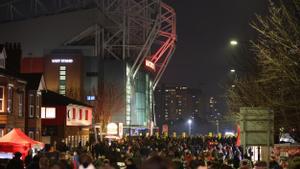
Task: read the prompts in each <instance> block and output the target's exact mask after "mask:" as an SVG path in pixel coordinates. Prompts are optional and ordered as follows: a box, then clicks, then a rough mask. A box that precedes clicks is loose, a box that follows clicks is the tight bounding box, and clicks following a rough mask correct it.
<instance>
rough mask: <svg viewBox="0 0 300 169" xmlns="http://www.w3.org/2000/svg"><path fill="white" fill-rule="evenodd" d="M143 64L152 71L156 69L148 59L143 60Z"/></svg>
mask: <svg viewBox="0 0 300 169" xmlns="http://www.w3.org/2000/svg"><path fill="white" fill-rule="evenodd" d="M145 66H146V67H148V68H150V69H152V70H153V71H155V70H156V67H155V63H153V62H151V61H150V60H145Z"/></svg>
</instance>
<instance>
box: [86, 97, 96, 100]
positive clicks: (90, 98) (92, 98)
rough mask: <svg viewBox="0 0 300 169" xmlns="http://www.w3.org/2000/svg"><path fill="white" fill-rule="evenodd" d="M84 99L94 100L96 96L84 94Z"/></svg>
mask: <svg viewBox="0 0 300 169" xmlns="http://www.w3.org/2000/svg"><path fill="white" fill-rule="evenodd" d="M86 100H87V101H95V100H96V96H86Z"/></svg>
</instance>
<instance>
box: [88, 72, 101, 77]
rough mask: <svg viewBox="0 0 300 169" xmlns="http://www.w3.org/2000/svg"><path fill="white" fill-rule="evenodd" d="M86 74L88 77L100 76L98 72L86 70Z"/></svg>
mask: <svg viewBox="0 0 300 169" xmlns="http://www.w3.org/2000/svg"><path fill="white" fill-rule="evenodd" d="M86 76H87V77H97V76H98V72H86Z"/></svg>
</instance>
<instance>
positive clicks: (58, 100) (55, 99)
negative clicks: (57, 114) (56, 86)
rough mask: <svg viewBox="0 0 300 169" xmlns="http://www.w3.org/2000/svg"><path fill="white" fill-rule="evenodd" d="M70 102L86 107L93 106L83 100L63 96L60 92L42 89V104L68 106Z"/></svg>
mask: <svg viewBox="0 0 300 169" xmlns="http://www.w3.org/2000/svg"><path fill="white" fill-rule="evenodd" d="M69 104H76V105H80V106H86V107H92V106H90V105H88V104H85V103H83V102H80V101H78V100H75V99H71V98H69V97H67V96H63V95H61V94H58V93H56V92H53V91H50V90H47V91H46V90H43V91H42V105H44V106H45V105H63V106H67V105H69Z"/></svg>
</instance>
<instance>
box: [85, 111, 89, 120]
mask: <svg viewBox="0 0 300 169" xmlns="http://www.w3.org/2000/svg"><path fill="white" fill-rule="evenodd" d="M85 120H89V110H85Z"/></svg>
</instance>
